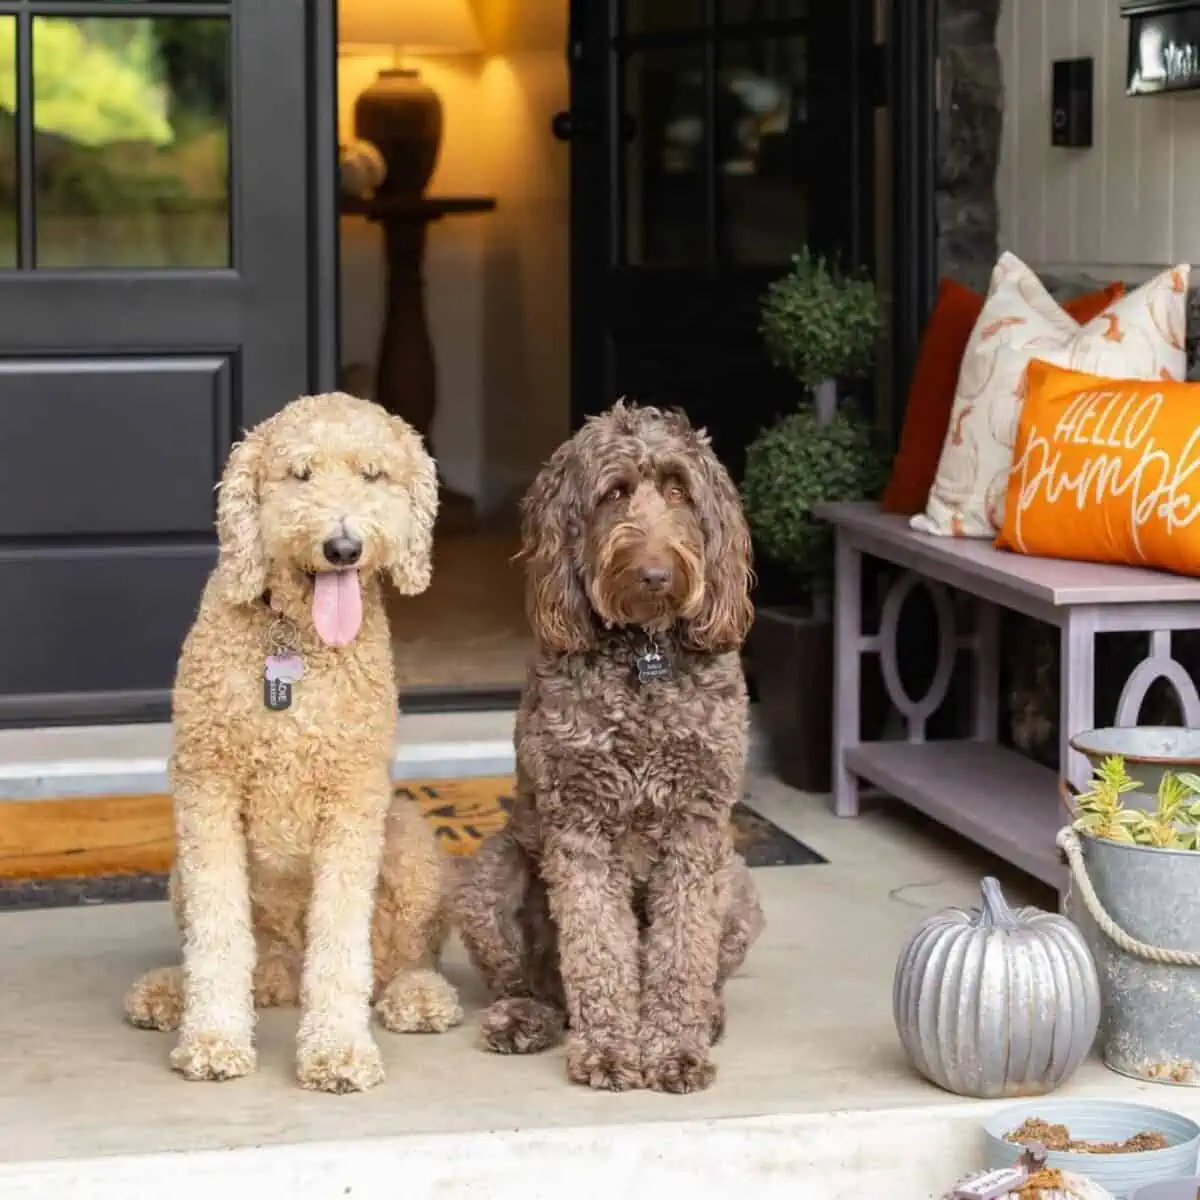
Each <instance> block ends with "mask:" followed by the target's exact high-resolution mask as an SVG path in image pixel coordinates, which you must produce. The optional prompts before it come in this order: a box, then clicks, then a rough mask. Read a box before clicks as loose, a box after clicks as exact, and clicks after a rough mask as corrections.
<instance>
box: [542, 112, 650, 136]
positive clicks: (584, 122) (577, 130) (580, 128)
mask: <svg viewBox="0 0 1200 1200" xmlns="http://www.w3.org/2000/svg"><path fill="white" fill-rule="evenodd" d="M550 131H551V133H553V134H554V136H555V138H556V139H557V140H558V141H560V142H573V141H589V140H592V139H595V138H597V137H599V136H600V121H599V119H598V118H597V117H594V116H586V115H585V116H577V115H576V114H575V113H572V112H560V113H555V114H554V116H553V117H552V118H551V121H550ZM636 136H637V122H636V121H635V120H634V119H633V116H632V115H631V114H630V113H625V115H624V116H622V118H621V140H622V141H623V142H632V141H633V139H634V138H635V137H636Z"/></svg>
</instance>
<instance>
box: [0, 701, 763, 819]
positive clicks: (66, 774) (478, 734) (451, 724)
mask: <svg viewBox="0 0 1200 1200" xmlns="http://www.w3.org/2000/svg"><path fill="white" fill-rule="evenodd" d="M515 716H516V713H515V710H512V709H507V710H496V711H493V712H469V713H420V714H413V715H407V714H402V715H401V717H400V722H399V728H398V731H397V736H396V751H395V755H394V757H393V759H392V776H393V778H395V779H471V778H478V777H480V776H490V775H508V774H511V773H512V771H513V769H514V757H513V744H512V739H513V720H514V718H515ZM170 747H171V727H170V725H167V724H161V725H97V726H76V727H71V728H47V729H6V730H0V801H4V800H42V799H50V798H62V797H66V796H111V795H127V796H138V795H158V794H161V793H163V792H166V791H167V758H168V756H169V754H170ZM765 762H766V753H765V744H764V742H763V739H762V738H761V737H760V736H759V734H758V729H757V724H756V723H754V722H752V736H751V746H750V764H751V766H752V767H755V768H760V767H762V766H763V765H764V764H765Z"/></svg>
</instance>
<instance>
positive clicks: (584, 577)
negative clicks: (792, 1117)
mask: <svg viewBox="0 0 1200 1200" xmlns="http://www.w3.org/2000/svg"><path fill="white" fill-rule="evenodd" d="M522 515H523V530H522V533H523V550H522V553H523V556H524V558H525V562H526V580H527V599H528V609H529V616H530V621H531V624H532V626H533V629H534V632H535V634H536V636H537V639H538V643H539V651H538V656H537V659H536V661H535V663H534V665H533V666H532V667H531V670H530V674H529V678H528V681H527V684H526V688H525V692H524V696H523V698H522V702H521V706H520V711H519V714H518V717H517V728H516V750H517V774H518V778H517V793H518V794H517V801H516V807H515V811H514V814H513V817H512V820H511V822H510V824H509V825H508V826H507V827H506V829H505V830H504V831H503V832H501V833H499V834H497V835H495V836H493V837H491V838H489V839H488V840H487V841H486V842H485V843H484V845H483V846H482V847H481V849H480V851H479V854H478V855H477V856H476V858H475V859H474V860H472V861H471V862H470V863H469V864H468V865H467V867H466V869H465V871H464V875H463V877H462V879H461V880H460V884H459V887H458V889H457V893H456V903H455V917H456V919H457V922H458V925H459V928H460V930H461V932H462V936H463V940H464V942H465V944H466V947H467V951H468V953H469V955H470V957H471V959H472V961H473V962H474V963H475V965H476V967H477V968H478V969H479V970H480V972H481V974H482V975H483V977H484V979H485V981H486V983H487V985H488V988H489V991H490V998H491V1004H490V1007H489V1008H488V1009H487V1011H486V1012H485V1014H484V1017H483V1023H482V1030H483V1038H484V1043H485V1045H486V1046H487V1047H488V1048H490V1049H492V1050H495V1051H498V1052H500V1053H531V1052H534V1051H538V1050H542V1049H545V1048H547V1047H548V1046H550V1045H553V1044H554V1043H555V1042H557V1041H558V1040H559V1038H560V1037H561V1035H562V1033H563V1030H564V1027H566V1026H569V1030H570V1033H569V1037H568V1044H567V1072H568V1075H569V1077H570V1078H571V1079H572V1080H574V1081H576V1082H580V1083H586V1084H588V1085H590V1086H592V1087H596V1088H610V1089H614V1090H623V1089H627V1088H636V1087H640V1086H646V1087H650V1088H654V1089H657V1090H661V1091H671V1092H687V1091H693V1090H696V1089H699V1088H703V1087H706V1086H708V1084H709V1083H710V1082H711V1081H712V1079H713V1076H714V1073H715V1068H714V1067H713V1065H712V1063H711V1061H710V1057H709V1047H710V1045H711V1043H712V1042H713V1041H715V1040H716V1038H717V1037H719V1036H720V1032H721V1029H722V1026H723V1022H724V1004H723V1000H722V988H723V985H724V983H725V980H726V979H727V978H728V977H729V975H730V974H731V973H732V972H733V971H735V970H736V969H737V967H738V966H739V965H740V963H741V961H742V959H743V958H744V956H745V954H746V952H747V950H748V949H749V947H750V945H751V944H752V943H753V941H754V940H755V938H756V937H757V936H758V934H759V932H760V931H761V929H762V927H763V918H762V912H761V909H760V907H759V902H758V896H757V893H756V890H755V887H754V884H753V882H752V880H751V877H750V873H749V871H748V870H747V869H746V865H745V863H744V862H743V861H742V859H741V858H740V857H739V855H738V854H737V853H736V851H735V850H734V847H733V841H732V834H731V829H730V815H731V810H732V808H733V806H734V804H735V803H736V801H737V800H738V798H739V796H740V794H741V789H742V783H743V775H744V770H745V760H746V740H747V703H746V687H745V681H744V679H743V676H742V669H741V664H740V660H739V656H738V648H739V646H740V644H741V642H742V641H743V639H744V637H745V635H746V632H747V630H748V628H749V625H750V621H751V618H752V608H751V605H750V599H749V586H750V581H751V570H750V539H749V535H748V533H747V530H746V525H745V521H744V519H743V516H742V511H741V505H740V503H739V500H738V495H737V492H736V490H735V489H734V486H733V483H732V481H731V480H730V478H729V475H728V474H727V472H726V471H725V469H724V468H723V467H722V466H721V464H720V463H719V462H718V461H717V459H716V457H715V455H714V454H713V452H712V449H711V448H710V446H709V443H708V439H707V438H706V437H705V436H704V435H703V433H701V432H696V431H694V430H693V429H692V428H691V426H690V425H689V424H688V422H687V420H686V418H685V417H683V416H682V415H679V414H675V413H663V412H660V411H659V410H657V409H654V408H648V407H645V408H642V407H637V406H632V405H626V404H624V403H618V404H617V405H616V406H615V407H614V408H612V409H611V410H610V411H609V412H608V413H606V414H605V415H604V416H602V417H599V418H595V419H593V420H591V421H589V422H588V423H587V424H586V425H585V426H584V428H583V429H581V430H580V431H579V433H577V434H576V435H575V437H573V438H572V439H571V440H570V441H568V442H567V443H565V444H564V445H563V446H561V447H560V448H559V449H558V451H557V452H556V453H555V454H554V455H553V457H552V458H551V459H550V461H549V462H548V463H547V464H546V466H545V468H544V469H543V470H542V472H541V474H540V475H539V477H538V479H537V480H536V481H535V482H534V484H533V486H532V488H531V489H530V491H529V493H528V495H527V496H526V498H525V500H524V503H523V514H522ZM651 639H653V641H654V643H655V644H656V645H657V646H658V647H660V648H661V649H662V650H663V651H664V652H665V653H666V654H667V655H668V657H669V659H670V661H671V666H672V672H671V676H670V678H668V679H659V680H655V681H648V682H646V683H640V682H639V680H638V674H637V671H636V668H635V662H636V659H637V657H638V655H639V653H641V652H642V651H643V650H644V648H645V647H646V645H647V644H648V643H649V642H650V641H651Z"/></svg>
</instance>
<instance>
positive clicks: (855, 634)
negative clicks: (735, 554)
mask: <svg viewBox="0 0 1200 1200" xmlns="http://www.w3.org/2000/svg"><path fill="white" fill-rule="evenodd" d="M836 564H837V569H836V574H835V576H834V580H835V582H834V596H833V811H834V813H835V814H836V815H837V816H839V817H856V816H858V779H857V778H856V777H855V776H854V775H853V774H852V773H851V772H850V771H848V770H847V769H846V751H847V750H848V749H851V748H852V747H854V746H857V745H858V744H859V741H860V740H861V738H862V729H861V727H860V710H861V703H860V701H861V695H862V646H861V642H862V554H861V553H860V552H859V551H858V550H857V549H856V548H855V547H854V546H853V545H851V544H850V540H849V538H848V537H847V536H846V534H845V533H843V532H842V531H841V530H838V533H837V554H836Z"/></svg>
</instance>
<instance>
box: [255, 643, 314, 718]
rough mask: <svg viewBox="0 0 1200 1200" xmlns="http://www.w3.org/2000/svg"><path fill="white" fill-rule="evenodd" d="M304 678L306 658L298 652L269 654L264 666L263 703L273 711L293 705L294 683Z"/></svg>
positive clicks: (282, 709) (281, 710)
mask: <svg viewBox="0 0 1200 1200" xmlns="http://www.w3.org/2000/svg"><path fill="white" fill-rule="evenodd" d="M303 678H304V660H303V659H302V658H301V657H300V655H298V654H268V655H267V662H266V666H265V667H264V668H263V703H264V704H265V705H266V706H267V708H269V709H270V710H271V712H283V711H284V709H286V708H291V706H292V684H294V683H299V682H300V680H301V679H303Z"/></svg>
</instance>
